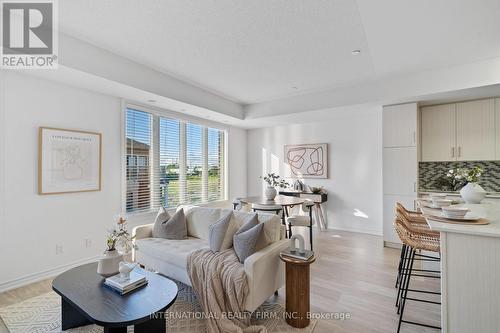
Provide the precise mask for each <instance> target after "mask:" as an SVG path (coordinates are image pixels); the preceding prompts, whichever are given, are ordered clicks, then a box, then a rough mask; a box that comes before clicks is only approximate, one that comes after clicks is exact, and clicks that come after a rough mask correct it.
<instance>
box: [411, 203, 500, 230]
mask: <svg viewBox="0 0 500 333" xmlns="http://www.w3.org/2000/svg"><path fill="white" fill-rule="evenodd" d="M456 206H461V207H467V208H469V209H470V210H471V213H472V214H474V215H476V216H479V217H484V218H487V219H488V220H490V224H487V225H477V226H473V225H467V224H451V223H446V222H439V221H435V220H433V219H432V218H427V224H428V225H429V227H430V228H431V229H432V230H436V231H440V232H453V233H459V234H466V235H476V236H487V237H500V205H498V204H493V203H484V204H479V205H473V204H460V205H456ZM420 209H421V210H422V212H423V213H424V214H432V212H433V211H435V210H434V209H429V208H425V207H421V208H420Z"/></svg>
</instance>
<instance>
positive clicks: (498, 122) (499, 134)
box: [495, 98, 500, 160]
mask: <svg viewBox="0 0 500 333" xmlns="http://www.w3.org/2000/svg"><path fill="white" fill-rule="evenodd" d="M495 127H496V131H495V137H496V138H495V141H496V142H495V143H496V144H495V146H496V152H495V159H496V160H500V98H497V99H495Z"/></svg>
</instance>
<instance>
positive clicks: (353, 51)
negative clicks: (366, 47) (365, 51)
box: [351, 50, 361, 55]
mask: <svg viewBox="0 0 500 333" xmlns="http://www.w3.org/2000/svg"><path fill="white" fill-rule="evenodd" d="M351 53H352V55H360V54H361V50H352V51H351Z"/></svg>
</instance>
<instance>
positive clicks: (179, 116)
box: [120, 100, 229, 216]
mask: <svg viewBox="0 0 500 333" xmlns="http://www.w3.org/2000/svg"><path fill="white" fill-rule="evenodd" d="M121 104H122V107H121V122H120V127H121V128H120V129H121V157H120V158H121V178H122V179H121V186H122V189H121V211H122V213H124V214H127V215H128V216H140V215H146V214H151V213H152V212H156V210H157V208H150V209H146V210H140V211H131V212H127V137H126V135H127V134H126V117H127V109H134V110H137V111H142V112H147V113H150V114H151V115H152V116H153V122H154V121H155V119H156V121H158V120H159V117H164V118H171V119H174V120H177V121H179V122H184V123H186V124H187V123H192V124H196V125H200V126H205V127H207V128H213V129H218V130H220V131H222V132H223V133H224V161H223V168H224V173H223V175H222V177H223V182H224V188H223V191H224V195H223V198H222V199H220V200H213V201H207V202H204V203H201V205H205V204H213V203H217V202H224V201H227V200H228V199H227V198H228V196H229V158H228V155H229V126H227V125H224V124H221V123H217V122H214V121H209V120H206V119H202V118H198V117H195V116H191V115H186V114H183V113H179V112H175V111H171V110H167V109H163V108H158V107H152V106H150V105H144V104H141V103H137V102H131V101H127V100H122V103H121ZM155 117H156V118H155ZM156 127H157V126H153V128H152V132H151V135H152V141H153V142H157V141H158V139H159V132H158V130H157V128H156ZM152 158H153V159H155V157H154V156H152ZM158 158H159V157H158ZM151 167H153V164H151ZM172 208H173V207H172Z"/></svg>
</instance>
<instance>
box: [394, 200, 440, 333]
mask: <svg viewBox="0 0 500 333" xmlns="http://www.w3.org/2000/svg"><path fill="white" fill-rule="evenodd" d="M394 227H395V229H396V232H397V234H398V236H399V238H400V239H401V241H402V242H403V244H405V245H406V247H407V255H405V257H404V260H403V267H402V269H401V277H402V278H401V281H400V283H399V289H398V295H397V300H396V304H397V306H398V313H399V323H398V330H397V332H398V333H399V331H400V329H401V324H402V323H407V324H413V325H419V326H425V327H430V328H436V329H440V327H438V326H433V325H427V324H423V323H418V322H413V321H408V320H404V319H403V315H404V310H405V305H406V301H407V300H410V301H417V302H425V303H431V304H439V305H440V304H441V302H435V301H431V300H427V299H419V298H415V297H408V292H414V293H422V294H431V295H441V293H440V292H435V291H429V290H418V289H410V281H411V278H412V276H413V277H415V276H418V277H429V278H440V275H439V273H440V272H439V271H434V270H425V269H415V268H413V264H414V262H415V260H419V259H420V260H430V261H439V257H432V256H424V255H422V254H420V253H417V252H420V251H422V250H423V251H430V252H435V253H437V254H438V255H439V252H440V244H439V233H437V232H435V231H432V230H425V229H423V228H415V227H414V226H412V224H411V222H410V220H408V219H407V218H406V217H405V216H404V214H401V213H400V212H398V210H396V219H395V221H394ZM416 257H420V258H416ZM432 258H433V259H432ZM415 272H417V273H416V274H415ZM436 273H438V274H436ZM434 274H436V275H434Z"/></svg>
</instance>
